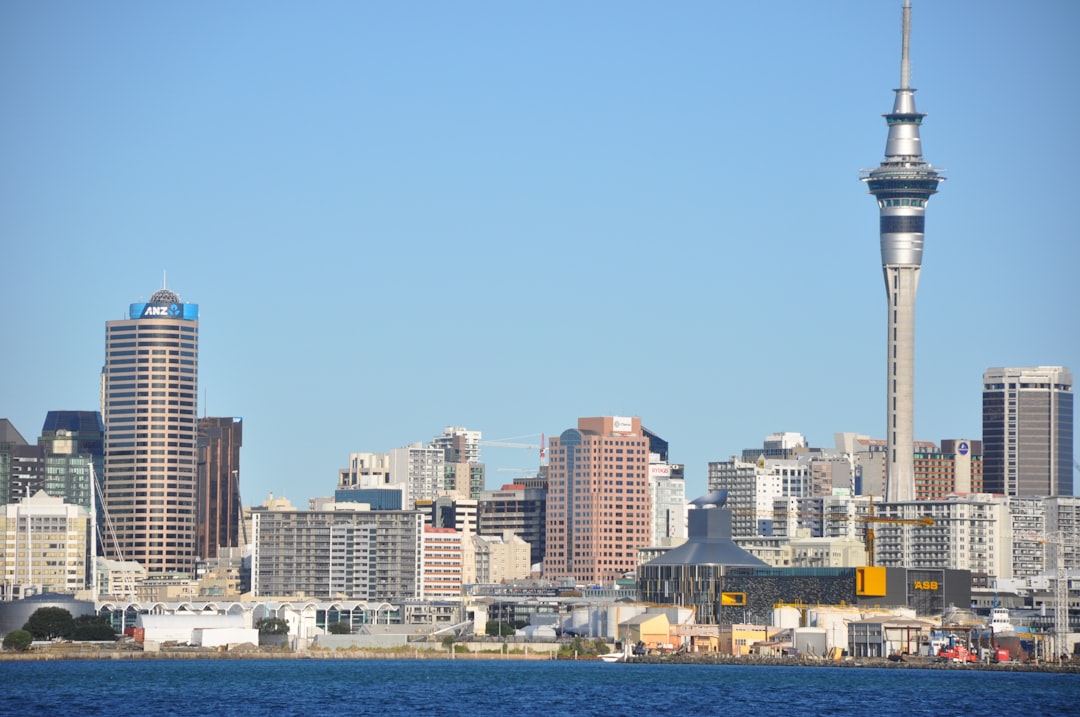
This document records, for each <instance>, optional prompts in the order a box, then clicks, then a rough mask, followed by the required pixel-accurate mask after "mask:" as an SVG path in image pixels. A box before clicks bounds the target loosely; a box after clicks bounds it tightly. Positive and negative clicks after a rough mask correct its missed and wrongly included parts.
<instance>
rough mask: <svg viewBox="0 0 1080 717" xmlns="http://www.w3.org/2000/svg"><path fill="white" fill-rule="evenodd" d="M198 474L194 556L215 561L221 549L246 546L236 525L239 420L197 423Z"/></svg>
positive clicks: (240, 439)
mask: <svg viewBox="0 0 1080 717" xmlns="http://www.w3.org/2000/svg"><path fill="white" fill-rule="evenodd" d="M198 426H199V464H198V466H199V470H198V482H197V483H196V496H197V501H196V502H197V506H198V512H197V515H198V521H197V525H198V529H197V531H196V534H195V552H196V554H197V555H198V556H199V557H200V558H204V559H206V558H216V557H217V555H218V551H219V550H220V549H223V548H236V547H239V546H241V545H244V544H245V543H247V536H246V535H242V534H241V533H242V530H243V528H244V527H245V526H244V524H243V523H242V522H241V521H240V513H241V503H240V446H241V445H242V444H243V437H244V431H243V421H242V420H241V419H239V418H231V417H230V418H215V417H203V418H200V419H199V423H198Z"/></svg>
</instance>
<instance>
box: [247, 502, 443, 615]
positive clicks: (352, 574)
mask: <svg viewBox="0 0 1080 717" xmlns="http://www.w3.org/2000/svg"><path fill="white" fill-rule="evenodd" d="M251 513H252V530H253V536H254V553H253V556H252V567H251V588H252V592H253V593H254V595H255V596H256V597H264V596H288V595H299V594H302V595H304V596H307V597H313V598H323V599H330V598H331V597H334V596H337V595H345V596H347V597H348V598H350V599H357V600H387V601H394V600H402V599H406V598H418V597H422V592H423V585H422V582H421V569H422V565H423V542H422V537H423V526H424V516H423V514H422V513H420V512H419V511H412V510H393V511H392V510H356V509H352V508H349V509H339V510H295V509H292V508H291V507H289V508H284V509H268V508H265V507H263V508H255V509H253V510H252V511H251Z"/></svg>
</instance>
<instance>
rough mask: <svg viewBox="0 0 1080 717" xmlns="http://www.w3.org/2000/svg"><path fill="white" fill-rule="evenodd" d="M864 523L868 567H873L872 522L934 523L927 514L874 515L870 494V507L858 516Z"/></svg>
mask: <svg viewBox="0 0 1080 717" xmlns="http://www.w3.org/2000/svg"><path fill="white" fill-rule="evenodd" d="M859 520H861V521H862V522H863V523H865V524H866V564H867V566H869V567H871V568H872V567H874V527H873V525H871V524H872V523H889V524H892V525H921V526H924V527H925V526H930V525H933V524H934V519H933V518H931V517H930V516H929V515H924V516H923V517H921V518H915V519H908V518H886V517H882V516H877V515H874V496H870V507H869V508H868V509H867V513H866V515H864V516H862V517H860V518H859Z"/></svg>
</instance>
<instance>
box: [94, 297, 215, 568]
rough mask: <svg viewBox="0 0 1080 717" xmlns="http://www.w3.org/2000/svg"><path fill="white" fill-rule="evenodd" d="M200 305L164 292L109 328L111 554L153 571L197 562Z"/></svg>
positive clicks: (106, 395)
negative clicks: (197, 399) (196, 486)
mask: <svg viewBox="0 0 1080 717" xmlns="http://www.w3.org/2000/svg"><path fill="white" fill-rule="evenodd" d="M198 357H199V307H198V305H197V304H185V303H183V302H181V301H180V297H179V296H177V295H176V294H175V293H173V292H171V291H169V290H167V289H162V290H160V291H156V292H154V294H153V295H152V296H151V297H150V301H149V302H147V303H136V304H131V306H130V308H129V311H128V318H126V319H121V320H118V321H108V322H106V324H105V366H104V368H103V369H102V394H101V395H102V411H101V413H102V417H103V419H104V422H105V479H104V489H103V496H102V502H103V503H104V506H105V513H106V515H105V520H106V525H105V531H104V532H105V535H104V542H105V545H104V548H105V554H106V556H107V557H110V558H114V559H120V560H134V561H136V562H138V563H140V564H142V566H143V567H144V568H145V569H146V570H147V572H149V573H170V572H189V571H190V570H191V569H192V568H193V566H194V558H195V516H196V503H195V501H196V495H195V485H196V474H197V466H198V461H197V438H198V428H197V407H196V396H197V393H198Z"/></svg>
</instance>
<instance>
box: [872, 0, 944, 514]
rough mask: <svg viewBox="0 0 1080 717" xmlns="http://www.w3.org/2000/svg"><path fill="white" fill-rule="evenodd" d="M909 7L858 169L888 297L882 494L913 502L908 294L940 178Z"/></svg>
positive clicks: (911, 296)
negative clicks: (895, 64) (871, 205)
mask: <svg viewBox="0 0 1080 717" xmlns="http://www.w3.org/2000/svg"><path fill="white" fill-rule="evenodd" d="M910 35H911V4H910V2H908V1H907V0H905V2H904V9H903V41H902V50H901V54H900V87H899V88H898V89H896V90H894V92H896V99H895V100H894V102H893V109H892V112H890V113H888V114H886V115H885V121H886V123H887V124H888V126H889V136H888V139H887V140H886V142H885V161H883V162H882V163H881V164H880V165H879V166H878V167H877V168H875V169H868V170H863V176H862V177H861V179H862V181H864V182H866V185H867V187H868V189H869V190H870V194H873V195H874V196H875V197H876V198H877V202H878V210H879V212H880V235H881V268H882V270H883V273H884V276H885V296H886V298H887V300H888V322H887V328H888V338H887V352H888V354H887V361H886V372H887V374H886V381H887V389H886V400H887V402H888V405H887V408H886V421H887V439H886V443H887V450H888V457H887V458H886V497H887V499H888V500H889V501H905V500H914V499H915V458H914V456H915V437H914V414H915V294H916V292H917V291H918V288H919V271H920V269H921V268H922V255H923V235H924V224H925V213H926V204H927V202H928V201H929V200H930V196H931V195H933V194H935V193H936V192H937V187H938V184H939V183H940V182H941V181H942V180H944V179H945V178H944V177H943V176H941V173H940V172H941V170H939V169H936V168H935V167H933V166H931V165H930V164H928V163H927V162H925V161H924V160H923V156H922V142H921V140H920V138H919V127H920V125H921V124H922V120H923V117H925V116H926V115H924V114H922V113H920V112H916V111H915V89H914V88H913V87H911V64H910V60H909V55H908V46H909V38H910Z"/></svg>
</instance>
